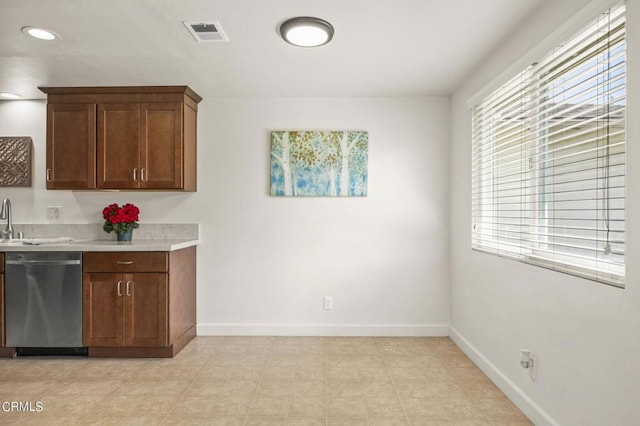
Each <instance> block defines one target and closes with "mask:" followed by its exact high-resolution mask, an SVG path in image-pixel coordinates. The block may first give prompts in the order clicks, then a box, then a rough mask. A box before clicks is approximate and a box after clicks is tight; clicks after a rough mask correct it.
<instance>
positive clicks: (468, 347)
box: [449, 326, 559, 426]
mask: <svg viewBox="0 0 640 426" xmlns="http://www.w3.org/2000/svg"><path fill="white" fill-rule="evenodd" d="M449 337H450V338H451V340H453V342H454V343H455V344H456V345H458V347H459V348H460V349H461V350H462V352H464V353H465V355H467V356H468V357H469V358H470V359H471V361H473V362H474V364H476V365H477V366H478V368H480V370H482V372H483V373H484V374H486V375H487V377H489V379H490V380H491V381H492V382H493V383H494V384H495V385H496V386H497V387H498V388H500V390H501V391H502V392H503V393H504V394H505V395H506V396H507V397H508V398H509V399H510V400H511V401H512V402H513V403H514V404H515V405H516V406H517V407H518V408H519V409H520V410H521V411H522V412H523V413H524V414H525V415H526V416H527V417H528V418H529V419H530V420H531V421H532V422H533V423H534V424H536V425H537V426H542V425H549V426H557V425H559V423H558V422H557V421H556V420H554V419H553V417H551V416H550V415H549V414H548V413H547V412H546V411H544V410H543V409H542V407H540V406H539V405H538V404H536V403H535V402H534V401H533V400H532V399H531V398H529V397H528V396H527V395H526V394H525V393H524V392H523V391H522V389H520V388H519V387H518V386H516V384H515V383H513V382H512V381H511V380H510V379H509V378H508V377H507V376H506V375H505V374H504V373H503V372H502V371H500V370H499V369H498V367H496V366H495V365H494V364H493V363H492V362H491V361H489V360H488V359H487V358H486V357H485V356H484V355H483V354H482V353H481V352H480V351H479V350H478V349H477V348H476V347H475V346H473V345H472V344H471V343H470V342H469V341H468V340H467V339H466V338H465V337H464V336H463V335H462V334H460V332H459V331H458V330H456V328H455V327H453V326H450V327H449Z"/></svg>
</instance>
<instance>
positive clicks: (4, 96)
mask: <svg viewBox="0 0 640 426" xmlns="http://www.w3.org/2000/svg"><path fill="white" fill-rule="evenodd" d="M0 99H22V96H20V95H16V94H15V93H11V92H0Z"/></svg>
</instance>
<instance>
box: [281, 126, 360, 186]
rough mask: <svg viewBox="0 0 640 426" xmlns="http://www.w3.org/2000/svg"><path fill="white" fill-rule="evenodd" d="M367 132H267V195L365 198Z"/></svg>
mask: <svg viewBox="0 0 640 426" xmlns="http://www.w3.org/2000/svg"><path fill="white" fill-rule="evenodd" d="M368 147H369V133H368V132H366V131H362V130H347V131H306V130H305V131H302V130H300V131H288V130H281V131H273V132H271V195H272V196H284V197H301V196H320V197H322V196H326V197H365V196H366V195H367V180H368V175H367V162H368Z"/></svg>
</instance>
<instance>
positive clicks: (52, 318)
mask: <svg viewBox="0 0 640 426" xmlns="http://www.w3.org/2000/svg"><path fill="white" fill-rule="evenodd" d="M5 280H6V282H5V303H6V305H5V324H6V345H7V346H9V347H16V348H72V347H81V346H82V253H79V252H59V251H52V252H7V253H5Z"/></svg>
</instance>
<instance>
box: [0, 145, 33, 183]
mask: <svg viewBox="0 0 640 426" xmlns="http://www.w3.org/2000/svg"><path fill="white" fill-rule="evenodd" d="M31 147H32V141H31V138H30V137H28V136H26V137H0V187H3V186H25V187H26V186H31V149H32V148H31Z"/></svg>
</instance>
